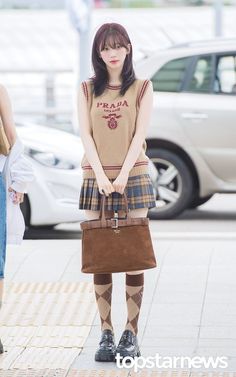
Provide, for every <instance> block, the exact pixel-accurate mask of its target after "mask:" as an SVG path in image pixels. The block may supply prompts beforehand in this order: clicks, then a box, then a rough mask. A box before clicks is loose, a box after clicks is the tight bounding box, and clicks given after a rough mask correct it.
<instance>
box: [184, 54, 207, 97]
mask: <svg viewBox="0 0 236 377" xmlns="http://www.w3.org/2000/svg"><path fill="white" fill-rule="evenodd" d="M212 69H213V64H212V56H211V55H207V56H199V58H198V59H197V61H196V65H195V68H194V71H193V74H192V77H191V78H190V81H189V84H188V85H187V91H188V92H193V93H194V92H197V93H209V92H210V91H211V77H212Z"/></svg>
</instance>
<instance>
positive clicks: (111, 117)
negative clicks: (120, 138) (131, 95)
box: [97, 100, 129, 130]
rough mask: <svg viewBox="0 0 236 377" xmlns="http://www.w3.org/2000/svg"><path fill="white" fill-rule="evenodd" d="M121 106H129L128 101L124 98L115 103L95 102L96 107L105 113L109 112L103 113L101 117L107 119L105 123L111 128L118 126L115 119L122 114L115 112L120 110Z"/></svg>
mask: <svg viewBox="0 0 236 377" xmlns="http://www.w3.org/2000/svg"><path fill="white" fill-rule="evenodd" d="M121 106H126V107H129V105H128V102H127V101H126V100H123V101H118V102H116V103H111V104H109V103H107V102H97V108H99V107H100V108H102V110H103V111H104V112H105V113H107V112H110V114H108V115H103V116H102V118H105V119H108V121H107V125H108V127H109V128H110V129H111V130H114V129H115V128H117V126H118V122H117V119H118V118H121V117H122V115H117V114H116V112H117V111H120V107H121Z"/></svg>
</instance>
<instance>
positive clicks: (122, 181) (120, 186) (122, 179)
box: [112, 172, 129, 194]
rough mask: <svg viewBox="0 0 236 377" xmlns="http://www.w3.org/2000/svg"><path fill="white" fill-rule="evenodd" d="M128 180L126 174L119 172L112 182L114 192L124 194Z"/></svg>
mask: <svg viewBox="0 0 236 377" xmlns="http://www.w3.org/2000/svg"><path fill="white" fill-rule="evenodd" d="M128 178H129V174H128V173H123V172H121V173H120V174H119V175H118V177H117V178H116V179H115V180H114V181H113V182H112V185H113V187H114V190H115V191H116V192H119V193H120V194H123V193H124V190H125V187H126V185H127V182H128Z"/></svg>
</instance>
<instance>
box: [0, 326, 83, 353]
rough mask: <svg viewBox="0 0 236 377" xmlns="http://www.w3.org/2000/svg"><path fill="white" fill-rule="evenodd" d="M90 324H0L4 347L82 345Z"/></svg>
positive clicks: (0, 335)
mask: <svg viewBox="0 0 236 377" xmlns="http://www.w3.org/2000/svg"><path fill="white" fill-rule="evenodd" d="M89 331H90V326H40V327H33V326H29V327H26V326H1V327H0V338H1V340H2V343H3V344H4V346H5V348H6V347H14V346H18V347H19V346H21V347H26V346H29V347H64V348H67V347H83V345H84V343H85V340H86V338H87V336H88V334H89Z"/></svg>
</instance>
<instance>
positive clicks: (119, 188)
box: [78, 23, 156, 361]
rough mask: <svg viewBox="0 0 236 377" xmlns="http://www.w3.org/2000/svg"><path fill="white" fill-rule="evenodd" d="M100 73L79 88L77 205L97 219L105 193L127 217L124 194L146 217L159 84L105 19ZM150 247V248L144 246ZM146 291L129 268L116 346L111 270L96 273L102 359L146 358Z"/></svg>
mask: <svg viewBox="0 0 236 377" xmlns="http://www.w3.org/2000/svg"><path fill="white" fill-rule="evenodd" d="M92 64H93V68H94V72H95V75H94V76H93V77H92V78H90V79H89V80H86V81H83V82H82V84H81V87H80V91H79V98H78V101H79V105H78V109H79V112H78V114H79V124H80V131H81V139H82V142H83V145H84V149H85V154H84V157H83V159H82V163H81V167H82V169H83V185H82V187H81V191H80V203H79V208H80V209H84V210H85V216H86V218H87V219H88V220H93V219H97V218H99V210H100V203H101V195H104V194H105V195H106V201H105V210H106V217H112V215H113V211H117V212H118V216H119V217H123V216H124V215H125V212H124V209H125V206H124V197H123V195H122V194H123V193H124V190H126V194H127V197H128V201H129V211H130V215H131V216H132V217H145V216H147V212H148V208H152V207H155V206H156V202H155V196H154V191H153V186H152V183H151V180H150V177H149V174H148V160H149V158H148V157H147V155H146V154H145V151H146V141H145V135H146V132H147V127H148V124H149V121H150V116H151V111H152V104H153V89H152V83H151V81H150V80H141V79H138V78H136V76H135V73H134V69H133V63H132V45H131V42H130V38H129V36H128V34H127V31H126V30H125V28H124V27H123V26H122V25H120V24H117V23H106V24H103V25H102V26H101V27H100V28H99V29H98V31H97V33H96V35H95V38H94V41H93V46H92ZM144 252H145V250H144ZM143 288H144V272H143V271H133V272H129V271H127V272H126V301H127V312H128V318H127V323H126V326H125V329H124V332H123V333H122V336H121V338H120V341H119V343H118V346H117V347H116V346H115V337H114V331H113V326H112V321H111V296H112V274H94V289H95V295H96V300H97V305H98V310H99V314H100V317H101V330H102V334H101V340H100V342H99V347H98V349H97V351H96V354H95V360H96V361H114V360H115V356H116V354H117V353H119V354H120V357H125V356H130V357H135V356H139V355H140V350H139V345H138V340H137V333H138V318H139V311H140V307H141V302H142V295H143Z"/></svg>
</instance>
